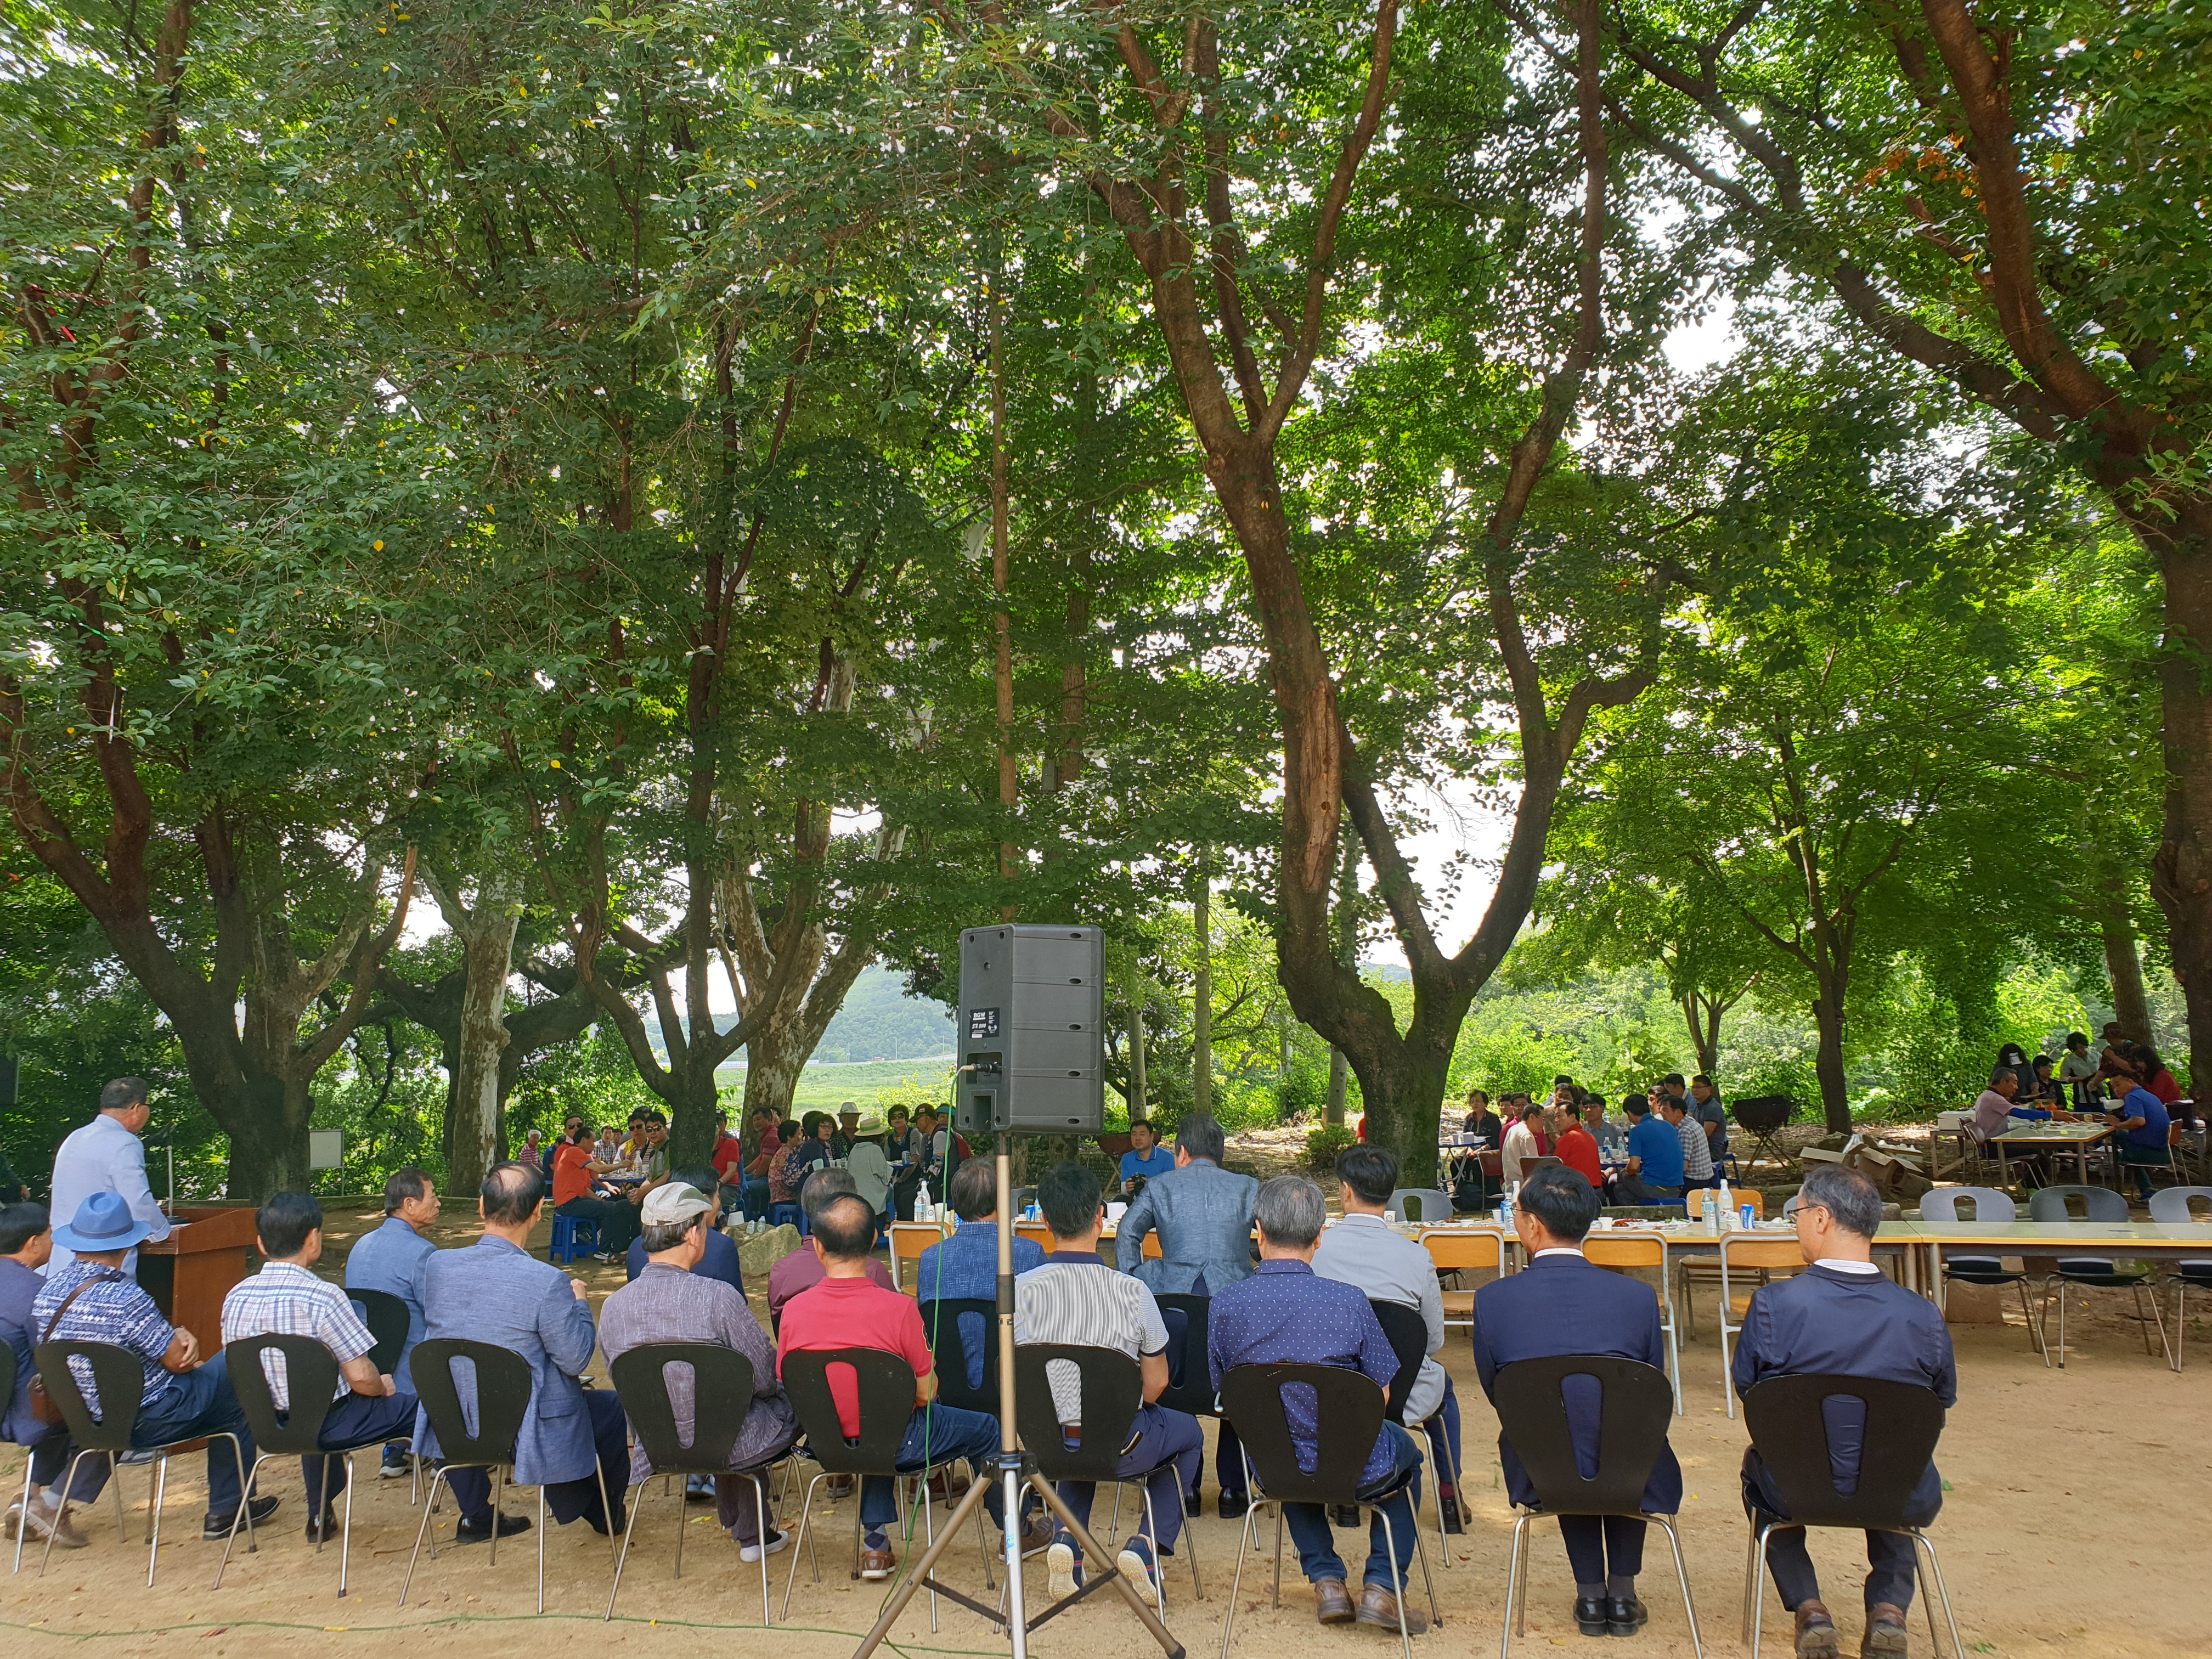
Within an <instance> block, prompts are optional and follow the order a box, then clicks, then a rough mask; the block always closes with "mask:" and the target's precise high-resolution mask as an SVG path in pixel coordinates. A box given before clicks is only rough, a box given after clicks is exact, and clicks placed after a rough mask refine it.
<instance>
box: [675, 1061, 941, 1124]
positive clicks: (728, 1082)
mask: <svg viewBox="0 0 2212 1659" xmlns="http://www.w3.org/2000/svg"><path fill="white" fill-rule="evenodd" d="M714 1080H715V1082H717V1083H718V1084H720V1085H721V1086H722V1088H723V1089H725V1090H726V1091H733V1092H734V1091H739V1090H742V1089H743V1088H744V1085H745V1068H744V1066H724V1067H722V1069H721V1070H720V1071H719V1072H717V1073H715V1074H714ZM951 1090H952V1062H951V1060H950V1059H945V1060H872V1061H863V1062H862V1063H860V1065H857V1066H808V1067H807V1068H806V1069H805V1071H803V1072H801V1073H799V1086H798V1087H797V1088H796V1089H794V1090H793V1091H792V1105H793V1109H796V1110H799V1111H802V1112H811V1111H823V1112H834V1111H836V1109H837V1108H838V1107H839V1106H841V1105H842V1104H843V1103H845V1102H846V1101H848V1100H849V1101H852V1102H853V1103H854V1104H856V1105H858V1106H860V1107H861V1108H862V1109H866V1108H868V1107H871V1106H878V1107H881V1106H892V1105H901V1104H903V1105H908V1106H912V1105H916V1104H918V1103H921V1102H922V1101H925V1100H936V1101H943V1100H946V1099H949V1098H950V1097H951Z"/></svg>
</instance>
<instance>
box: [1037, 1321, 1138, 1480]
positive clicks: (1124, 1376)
mask: <svg viewBox="0 0 2212 1659" xmlns="http://www.w3.org/2000/svg"><path fill="white" fill-rule="evenodd" d="M1054 1364H1068V1365H1073V1366H1074V1367H1075V1368H1076V1370H1077V1371H1078V1372H1079V1376H1080V1380H1079V1383H1078V1385H1077V1386H1078V1387H1079V1389H1080V1390H1081V1399H1082V1402H1083V1404H1082V1410H1083V1418H1082V1429H1083V1438H1082V1439H1081V1441H1079V1443H1076V1444H1075V1445H1073V1446H1071V1445H1069V1444H1068V1443H1067V1439H1066V1436H1065V1435H1063V1434H1062V1433H1061V1432H1060V1413H1059V1411H1058V1409H1057V1408H1056V1407H1054V1403H1053V1395H1052V1373H1051V1367H1052V1366H1053V1365H1054ZM1014 1379H1015V1380H1014V1423H1015V1426H1016V1427H1017V1428H1018V1430H1019V1431H1020V1433H1021V1437H1022V1444H1023V1445H1024V1447H1025V1448H1027V1449H1028V1451H1029V1454H1030V1456H1032V1457H1034V1458H1036V1462H1037V1468H1038V1471H1039V1472H1040V1473H1041V1474H1043V1476H1044V1478H1045V1479H1046V1480H1112V1479H1113V1478H1114V1470H1115V1466H1116V1465H1118V1464H1119V1463H1120V1462H1121V1449H1122V1448H1123V1447H1124V1446H1126V1445H1127V1444H1128V1443H1129V1431H1130V1430H1131V1429H1132V1428H1133V1427H1134V1426H1135V1424H1136V1421H1137V1412H1138V1409H1139V1407H1141V1406H1143V1404H1144V1403H1145V1375H1144V1372H1143V1371H1142V1370H1140V1369H1139V1366H1138V1364H1137V1362H1136V1361H1135V1360H1133V1359H1132V1358H1129V1356H1128V1355H1127V1354H1125V1353H1121V1352H1118V1351H1116V1350H1115V1349H1113V1348H1096V1347H1085V1346H1077V1345H1075V1344H1073V1343H1068V1342H1018V1343H1016V1344H1015V1345H1014Z"/></svg>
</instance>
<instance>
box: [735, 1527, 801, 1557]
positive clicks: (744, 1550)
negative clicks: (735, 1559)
mask: <svg viewBox="0 0 2212 1659" xmlns="http://www.w3.org/2000/svg"><path fill="white" fill-rule="evenodd" d="M790 1542H791V1534H789V1533H787V1532H775V1531H771V1532H770V1533H769V1535H768V1541H767V1542H766V1543H763V1544H744V1545H740V1546H739V1547H738V1556H739V1557H740V1558H741V1559H744V1560H747V1561H757V1560H759V1559H761V1558H762V1557H763V1556H768V1555H778V1554H781V1553H782V1551H783V1547H784V1546H785V1545H787V1544H788V1543H790Z"/></svg>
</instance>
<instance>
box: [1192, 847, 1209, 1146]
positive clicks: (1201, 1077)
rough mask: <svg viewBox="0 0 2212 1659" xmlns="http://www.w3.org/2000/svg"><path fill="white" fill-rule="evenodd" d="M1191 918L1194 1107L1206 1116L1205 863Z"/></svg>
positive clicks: (1206, 983) (1207, 961) (1207, 975)
mask: <svg viewBox="0 0 2212 1659" xmlns="http://www.w3.org/2000/svg"><path fill="white" fill-rule="evenodd" d="M1190 920H1191V933H1192V937H1193V939H1194V940H1195V942H1196V945H1197V951H1198V968H1197V973H1196V975H1195V977H1196V981H1197V982H1196V983H1195V985H1194V986H1193V987H1192V989H1191V1002H1190V1109H1191V1110H1192V1111H1194V1112H1197V1113H1200V1114H1201V1115H1206V1114H1211V1113H1212V1110H1213V878H1212V875H1210V874H1209V873H1208V872H1206V868H1205V867H1204V866H1203V865H1201V866H1200V869H1199V872H1198V890H1197V891H1196V892H1195V893H1194V895H1193V896H1192V900H1191V917H1190Z"/></svg>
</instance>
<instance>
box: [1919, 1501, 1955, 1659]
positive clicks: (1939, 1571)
mask: <svg viewBox="0 0 2212 1659" xmlns="http://www.w3.org/2000/svg"><path fill="white" fill-rule="evenodd" d="M1911 1535H1912V1541H1913V1542H1914V1543H1916V1544H1917V1545H1919V1546H1920V1547H1922V1548H1923V1549H1925V1550H1926V1551H1927V1552H1928V1571H1929V1574H1930V1575H1931V1576H1933V1577H1934V1578H1935V1580H1936V1597H1937V1599H1938V1600H1940V1601H1942V1603H1943V1622H1944V1623H1945V1624H1947V1625H1948V1626H1950V1627H1951V1659H1966V1644H1964V1643H1963V1642H1961V1641H1960V1639H1959V1615H1958V1614H1957V1613H1954V1612H1952V1611H1951V1592H1950V1591H1949V1590H1948V1589H1945V1588H1944V1587H1943V1562H1942V1558H1941V1557H1939V1556H1938V1555H1937V1554H1936V1543H1935V1541H1934V1540H1933V1539H1931V1538H1929V1536H1928V1534H1926V1533H1924V1532H1922V1531H1921V1530H1919V1529H1918V1528H1914V1529H1913V1532H1912V1534H1911ZM1914 1559H1915V1564H1916V1565H1917V1561H1918V1558H1917V1556H1916V1557H1915V1558H1914ZM1921 1594H1922V1595H1926V1594H1927V1592H1926V1590H1925V1589H1923V1590H1922V1592H1921ZM1928 1640H1929V1645H1930V1646H1931V1647H1933V1646H1934V1645H1935V1641H1936V1613H1935V1609H1934V1608H1933V1607H1930V1608H1929V1613H1928Z"/></svg>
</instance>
